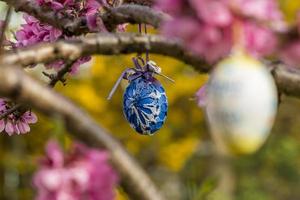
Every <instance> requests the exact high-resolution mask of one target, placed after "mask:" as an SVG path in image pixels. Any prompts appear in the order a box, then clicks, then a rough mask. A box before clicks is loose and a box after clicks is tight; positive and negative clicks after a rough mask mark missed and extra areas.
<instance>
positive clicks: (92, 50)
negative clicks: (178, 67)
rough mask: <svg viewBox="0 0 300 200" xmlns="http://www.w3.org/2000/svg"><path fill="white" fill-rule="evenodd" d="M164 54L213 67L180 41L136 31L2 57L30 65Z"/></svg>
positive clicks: (199, 67) (198, 67)
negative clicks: (106, 56)
mask: <svg viewBox="0 0 300 200" xmlns="http://www.w3.org/2000/svg"><path fill="white" fill-rule="evenodd" d="M146 51H149V53H155V54H161V55H165V56H169V57H173V58H177V59H178V60H181V61H183V62H185V63H187V64H190V65H192V66H193V67H194V68H195V69H196V70H198V71H199V72H208V71H209V69H210V66H209V65H208V64H206V63H205V62H204V61H203V60H202V59H200V58H199V57H198V56H195V55H193V54H192V53H191V52H189V51H187V50H185V49H184V48H183V47H182V45H181V44H180V42H178V41H176V40H172V39H167V38H165V37H162V36H157V35H139V34H133V33H119V34H109V33H99V34H96V35H89V36H86V37H84V38H80V39H74V40H68V41H58V42H53V43H47V44H39V45H36V46H32V47H28V48H25V49H16V50H15V52H11V53H7V54H6V55H5V56H3V58H2V63H3V64H4V65H6V64H10V65H15V64H20V65H24V66H27V65H30V64H34V63H45V62H50V61H53V60H57V59H72V60H73V59H76V58H79V57H81V56H85V55H95V54H103V55H115V54H130V53H136V52H137V53H144V52H146Z"/></svg>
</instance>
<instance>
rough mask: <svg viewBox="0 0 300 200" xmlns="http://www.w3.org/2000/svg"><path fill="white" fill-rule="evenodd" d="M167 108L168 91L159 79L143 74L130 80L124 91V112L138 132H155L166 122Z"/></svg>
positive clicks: (149, 133) (148, 133)
mask: <svg viewBox="0 0 300 200" xmlns="http://www.w3.org/2000/svg"><path fill="white" fill-rule="evenodd" d="M167 110H168V102H167V97H166V93H165V90H164V88H163V87H162V85H161V83H160V82H159V81H158V80H156V79H155V78H154V77H152V76H151V77H148V78H145V77H144V76H141V77H139V78H136V79H134V80H132V81H130V83H129V85H128V87H127V88H126V90H125V93H124V99H123V112H124V115H125V118H126V119H127V121H128V122H129V123H130V126H131V127H132V128H133V129H135V130H136V131H137V132H138V133H140V134H143V135H152V134H154V132H155V131H157V130H158V129H160V128H161V127H162V125H163V124H164V122H165V120H166V117H167Z"/></svg>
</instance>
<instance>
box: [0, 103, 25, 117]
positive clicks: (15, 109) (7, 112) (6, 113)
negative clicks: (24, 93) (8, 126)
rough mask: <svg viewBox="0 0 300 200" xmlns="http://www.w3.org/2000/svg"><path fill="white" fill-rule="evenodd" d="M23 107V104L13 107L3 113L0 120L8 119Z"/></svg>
mask: <svg viewBox="0 0 300 200" xmlns="http://www.w3.org/2000/svg"><path fill="white" fill-rule="evenodd" d="M21 107H22V104H16V105H14V106H13V107H11V108H10V109H8V110H6V111H5V112H4V113H2V114H1V115H0V120H1V119H3V118H5V117H7V116H8V115H10V114H12V113H14V112H16V111H17V110H18V109H20V108H21Z"/></svg>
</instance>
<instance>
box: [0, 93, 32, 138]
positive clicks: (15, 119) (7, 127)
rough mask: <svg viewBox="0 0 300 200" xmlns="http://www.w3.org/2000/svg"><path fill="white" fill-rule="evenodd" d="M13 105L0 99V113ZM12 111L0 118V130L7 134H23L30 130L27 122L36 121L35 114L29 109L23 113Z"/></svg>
mask: <svg viewBox="0 0 300 200" xmlns="http://www.w3.org/2000/svg"><path fill="white" fill-rule="evenodd" d="M12 106H13V105H10V103H9V101H7V100H4V99H0V113H1V114H3V113H5V112H6V111H7V110H8V109H10V108H11V107H12ZM17 112H19V111H16V113H12V114H10V115H8V116H7V117H5V118H3V119H1V120H0V132H2V131H5V132H6V133H7V134H8V135H9V136H11V135H13V134H18V135H19V134H25V133H28V132H29V131H30V126H29V124H34V123H36V122H37V117H36V115H35V114H34V113H33V112H31V111H26V112H25V113H23V114H22V113H21V114H20V113H17Z"/></svg>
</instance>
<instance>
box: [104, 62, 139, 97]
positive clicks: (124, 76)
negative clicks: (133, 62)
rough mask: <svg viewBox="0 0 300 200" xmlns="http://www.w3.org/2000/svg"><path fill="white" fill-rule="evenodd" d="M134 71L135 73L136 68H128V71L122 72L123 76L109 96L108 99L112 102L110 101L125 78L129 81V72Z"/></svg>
mask: <svg viewBox="0 0 300 200" xmlns="http://www.w3.org/2000/svg"><path fill="white" fill-rule="evenodd" d="M132 70H133V71H134V72H135V71H136V70H135V69H134V68H127V69H125V70H124V71H123V72H122V74H121V75H120V77H119V78H118V80H117V82H116V83H115V85H114V87H113V88H112V89H111V91H110V93H109V95H108V97H107V100H110V99H111V98H112V96H113V95H114V93H115V92H116V90H117V88H118V86H119V85H120V83H121V81H122V79H125V78H126V79H127V76H126V74H127V73H128V72H130V71H132Z"/></svg>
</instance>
